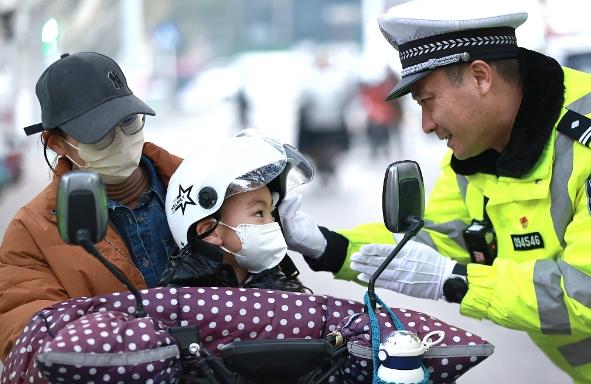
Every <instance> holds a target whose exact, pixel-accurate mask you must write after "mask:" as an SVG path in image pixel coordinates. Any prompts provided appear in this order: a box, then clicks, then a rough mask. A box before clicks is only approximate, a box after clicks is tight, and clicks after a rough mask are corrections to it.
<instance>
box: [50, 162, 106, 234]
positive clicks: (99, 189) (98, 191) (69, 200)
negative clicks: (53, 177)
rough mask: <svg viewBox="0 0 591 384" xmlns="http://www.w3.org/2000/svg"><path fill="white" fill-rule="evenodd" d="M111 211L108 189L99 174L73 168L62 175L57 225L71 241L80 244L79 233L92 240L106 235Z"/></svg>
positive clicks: (58, 197)
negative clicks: (108, 205)
mask: <svg viewBox="0 0 591 384" xmlns="http://www.w3.org/2000/svg"><path fill="white" fill-rule="evenodd" d="M108 222H109V214H108V211H107V193H106V190H105V185H104V184H103V182H102V180H101V178H100V177H99V175H97V174H96V173H95V172H91V171H72V172H69V173H66V174H64V175H62V177H61V179H60V185H59V189H58V193H57V226H58V231H59V234H60V237H61V238H62V240H64V242H66V243H68V244H80V240H81V238H80V236H84V237H85V238H87V239H88V240H90V241H91V242H92V243H95V244H96V243H98V242H99V241H101V240H102V239H103V238H104V237H105V233H106V230H107V224H108Z"/></svg>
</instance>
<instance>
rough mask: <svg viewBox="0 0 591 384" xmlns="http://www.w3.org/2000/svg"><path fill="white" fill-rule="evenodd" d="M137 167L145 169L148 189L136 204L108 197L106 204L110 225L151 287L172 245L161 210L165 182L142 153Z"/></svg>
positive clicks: (172, 248)
mask: <svg viewBox="0 0 591 384" xmlns="http://www.w3.org/2000/svg"><path fill="white" fill-rule="evenodd" d="M140 166H143V167H144V168H145V169H146V170H148V173H149V175H150V184H151V188H150V189H149V190H148V191H146V192H144V193H143V194H142V195H141V196H140V199H139V203H138V206H137V207H136V208H134V209H130V208H128V207H127V206H125V205H123V204H121V203H119V202H117V201H115V200H111V199H109V201H108V203H107V207H108V208H109V218H110V220H111V224H112V225H113V226H114V227H115V229H116V230H117V232H119V235H120V236H121V237H122V238H123V240H124V241H125V244H127V249H128V250H129V252H130V253H131V257H132V259H133V263H134V264H135V266H136V267H137V269H138V270H139V271H140V272H141V274H142V275H143V276H144V279H145V280H146V284H147V285H148V287H149V288H152V287H156V286H157V285H158V281H159V280H160V276H161V275H162V273H163V272H164V268H165V267H166V261H167V258H168V256H169V255H171V254H172V252H173V251H174V250H175V244H174V239H173V237H172V234H171V233H170V229H169V228H168V222H167V221H166V214H165V211H164V198H165V196H166V190H165V188H164V185H163V184H162V181H161V180H160V179H159V177H158V175H157V174H156V169H155V168H154V165H152V162H151V161H150V160H149V159H148V158H147V157H145V156H142V159H141V161H140Z"/></svg>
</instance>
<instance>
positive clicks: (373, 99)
mask: <svg viewBox="0 0 591 384" xmlns="http://www.w3.org/2000/svg"><path fill="white" fill-rule="evenodd" d="M399 80H400V79H399V78H398V76H396V74H395V73H394V72H392V71H391V70H389V69H387V70H386V71H385V74H384V76H383V77H381V78H379V79H377V80H374V81H371V80H368V81H364V82H361V84H360V85H359V95H360V96H361V101H362V104H363V107H364V110H365V114H366V116H367V130H366V135H367V140H368V142H369V146H370V150H371V157H372V158H373V159H376V158H378V157H379V156H380V155H381V156H384V157H386V158H391V153H390V148H391V146H392V144H394V145H395V146H396V153H398V154H400V153H401V150H402V142H401V139H402V137H401V136H402V135H401V134H400V122H401V120H402V103H401V102H400V100H398V99H396V100H392V101H390V102H388V101H386V100H384V99H385V97H386V95H387V94H388V92H390V90H392V89H393V88H394V87H395V86H396V84H398V81H399Z"/></svg>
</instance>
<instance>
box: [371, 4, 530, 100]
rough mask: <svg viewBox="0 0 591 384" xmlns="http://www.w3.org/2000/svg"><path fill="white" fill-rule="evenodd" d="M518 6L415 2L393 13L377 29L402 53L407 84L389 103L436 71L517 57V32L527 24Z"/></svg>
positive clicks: (398, 86)
mask: <svg viewBox="0 0 591 384" xmlns="http://www.w3.org/2000/svg"><path fill="white" fill-rule="evenodd" d="M515 3H518V2H515V1H513V2H508V1H505V0H495V1H492V2H491V1H487V2H486V3H484V2H483V3H479V2H478V1H474V0H472V1H469V2H468V1H466V0H450V1H445V2H442V1H437V0H414V1H409V2H407V3H403V4H401V5H398V6H395V7H392V8H390V10H389V11H388V12H387V13H386V14H384V15H383V16H380V17H379V18H378V24H379V27H380V29H381V31H382V33H383V34H384V36H385V37H386V40H388V42H389V43H390V44H391V45H392V46H393V47H394V48H395V49H397V50H398V51H399V54H400V61H401V64H402V68H403V69H402V73H401V75H402V81H400V82H399V83H398V85H397V86H396V88H394V90H393V91H392V93H391V94H390V95H389V96H388V100H390V99H393V98H396V97H399V96H402V95H404V94H406V93H408V92H409V91H410V86H411V85H412V84H413V83H414V82H416V81H418V80H419V79H421V78H423V77H424V76H426V75H427V74H429V73H430V72H431V71H432V70H433V69H435V68H438V67H442V66H446V65H450V64H455V63H458V62H460V61H472V60H476V59H504V58H514V57H517V41H516V38H515V28H517V27H518V26H519V25H521V24H523V23H524V22H525V21H526V20H527V13H526V12H523V11H518V10H517V9H516V6H515ZM458 15H462V16H461V17H458ZM407 77H408V78H407Z"/></svg>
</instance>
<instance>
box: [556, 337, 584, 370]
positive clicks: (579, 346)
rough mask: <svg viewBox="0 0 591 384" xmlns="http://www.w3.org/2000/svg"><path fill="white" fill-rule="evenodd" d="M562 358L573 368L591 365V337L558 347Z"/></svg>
mask: <svg viewBox="0 0 591 384" xmlns="http://www.w3.org/2000/svg"><path fill="white" fill-rule="evenodd" d="M558 350H559V351H560V353H561V354H562V356H563V357H564V358H565V359H566V361H568V363H569V364H570V365H572V366H573V367H578V366H580V365H583V364H588V363H591V337H588V338H586V339H583V340H581V341H577V342H576V343H572V344H568V345H563V346H562V347H558Z"/></svg>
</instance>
